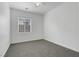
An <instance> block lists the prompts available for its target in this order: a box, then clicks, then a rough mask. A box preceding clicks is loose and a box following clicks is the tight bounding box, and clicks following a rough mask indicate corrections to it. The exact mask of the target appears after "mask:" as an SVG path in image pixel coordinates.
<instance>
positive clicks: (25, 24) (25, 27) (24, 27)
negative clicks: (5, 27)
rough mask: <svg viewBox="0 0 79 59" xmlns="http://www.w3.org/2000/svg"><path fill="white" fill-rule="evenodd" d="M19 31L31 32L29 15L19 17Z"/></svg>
mask: <svg viewBox="0 0 79 59" xmlns="http://www.w3.org/2000/svg"><path fill="white" fill-rule="evenodd" d="M18 27H19V32H31V17H19V19H18Z"/></svg>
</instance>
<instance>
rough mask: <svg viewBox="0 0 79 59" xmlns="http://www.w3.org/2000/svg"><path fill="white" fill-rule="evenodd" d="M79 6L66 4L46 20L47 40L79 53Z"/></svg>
mask: <svg viewBox="0 0 79 59" xmlns="http://www.w3.org/2000/svg"><path fill="white" fill-rule="evenodd" d="M78 20H79V19H78V5H77V3H75V2H74V3H64V4H62V5H61V6H59V7H57V8H55V9H53V10H51V11H49V12H48V13H47V14H46V15H45V19H44V32H45V39H46V40H48V41H50V42H54V43H56V44H59V45H61V46H64V47H67V48H70V49H72V50H75V51H78V52H79V38H78V37H79V35H78V32H79V30H78V26H79V25H78V22H77V21H78Z"/></svg>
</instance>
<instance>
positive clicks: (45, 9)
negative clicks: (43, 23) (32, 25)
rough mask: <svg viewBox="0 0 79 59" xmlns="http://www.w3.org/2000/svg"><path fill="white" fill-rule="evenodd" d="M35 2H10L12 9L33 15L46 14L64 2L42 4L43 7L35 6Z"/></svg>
mask: <svg viewBox="0 0 79 59" xmlns="http://www.w3.org/2000/svg"><path fill="white" fill-rule="evenodd" d="M34 3H35V2H9V5H10V7H11V8H15V9H20V10H24V11H28V12H33V13H40V14H44V13H46V12H48V11H49V10H51V9H54V8H55V7H57V6H59V5H61V4H62V3H63V2H42V5H41V6H39V7H35V6H34ZM25 8H28V9H25Z"/></svg>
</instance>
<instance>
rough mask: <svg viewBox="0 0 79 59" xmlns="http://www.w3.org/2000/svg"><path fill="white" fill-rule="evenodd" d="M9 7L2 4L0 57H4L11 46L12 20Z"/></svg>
mask: <svg viewBox="0 0 79 59" xmlns="http://www.w3.org/2000/svg"><path fill="white" fill-rule="evenodd" d="M9 16H10V15H9V6H8V3H6V2H4V3H3V2H0V57H1V56H4V54H5V53H6V51H7V49H8V47H9V45H10V40H9V39H10V19H9Z"/></svg>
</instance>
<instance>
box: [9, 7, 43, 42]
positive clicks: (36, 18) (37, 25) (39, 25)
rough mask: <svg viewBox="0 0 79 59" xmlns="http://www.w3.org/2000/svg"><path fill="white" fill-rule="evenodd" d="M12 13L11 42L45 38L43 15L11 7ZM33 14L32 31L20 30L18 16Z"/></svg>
mask: <svg viewBox="0 0 79 59" xmlns="http://www.w3.org/2000/svg"><path fill="white" fill-rule="evenodd" d="M10 10H11V11H10V13H11V15H10V16H11V27H10V28H11V43H19V42H25V41H31V40H38V39H42V38H43V15H40V14H34V13H29V12H25V11H21V10H17V9H13V8H11V9H10ZM19 16H31V17H32V32H19V31H18V23H17V22H18V17H19Z"/></svg>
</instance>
